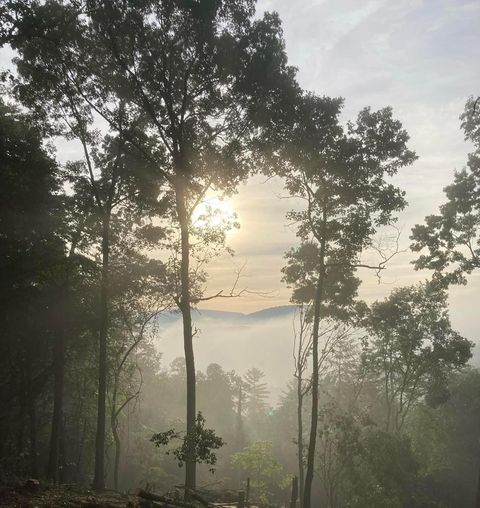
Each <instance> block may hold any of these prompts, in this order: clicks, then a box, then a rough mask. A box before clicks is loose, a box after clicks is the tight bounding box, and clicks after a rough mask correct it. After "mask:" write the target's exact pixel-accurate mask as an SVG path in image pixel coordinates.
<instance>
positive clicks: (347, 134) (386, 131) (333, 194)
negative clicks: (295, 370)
mask: <svg viewBox="0 0 480 508" xmlns="http://www.w3.org/2000/svg"><path fill="white" fill-rule="evenodd" d="M341 104H342V101H341V100H339V99H330V98H326V97H317V96H315V95H311V94H305V95H303V96H302V97H301V98H300V99H299V100H298V103H297V105H296V108H295V114H294V118H295V122H294V124H293V126H292V128H291V129H290V131H289V132H287V133H285V134H284V140H283V143H284V146H283V151H281V153H282V154H283V156H284V158H285V161H280V163H278V160H273V162H274V163H275V164H276V171H277V172H280V174H281V175H282V176H284V177H285V179H286V186H287V189H288V190H289V192H290V193H291V194H292V195H294V196H298V197H300V198H301V199H303V200H304V201H305V204H306V206H305V209H304V210H301V211H293V212H291V213H290V214H289V218H290V220H291V221H292V222H294V223H296V224H297V225H298V230H297V235H298V236H299V237H300V239H301V242H302V243H301V245H300V247H299V248H298V249H292V250H291V251H290V252H289V253H287V261H288V264H287V267H286V268H285V269H284V271H285V280H286V282H287V283H290V284H291V285H292V286H293V287H294V294H293V300H294V301H297V302H302V301H303V302H312V307H313V326H312V362H313V370H312V412H311V425H310V440H309V446H308V456H307V470H306V475H305V491H304V508H310V506H311V490H312V481H313V474H314V462H315V447H316V438H317V422H318V384H319V334H320V322H321V320H322V319H323V318H324V317H325V316H327V315H328V313H334V314H335V313H336V314H337V315H338V314H339V312H340V311H341V309H342V308H348V307H349V306H351V304H352V298H353V297H354V296H355V294H356V289H357V286H358V281H357V280H356V279H355V277H353V271H354V270H355V269H356V268H359V267H365V268H371V269H375V270H377V272H379V271H380V270H381V269H382V268H383V267H384V264H385V263H386V261H387V259H388V258H386V257H384V258H383V259H382V261H381V262H380V263H379V264H378V265H368V264H365V263H362V262H361V259H360V255H361V253H362V251H363V250H364V249H366V248H368V247H371V246H372V238H373V236H374V234H375V233H376V231H377V230H378V228H380V227H381V226H384V225H388V224H390V223H391V222H392V221H393V215H394V213H395V212H396V211H398V210H401V209H402V208H403V207H404V206H405V200H404V197H403V192H402V191H400V190H399V189H398V188H396V187H394V186H393V185H392V184H389V183H388V182H387V177H389V176H393V175H394V174H395V173H396V172H397V171H398V169H400V168H401V167H402V166H405V165H408V164H410V163H411V162H412V161H413V160H415V155H414V153H413V152H411V151H410V150H408V149H407V146H406V143H407V141H408V135H407V133H406V132H405V131H404V130H403V129H402V126H401V124H400V122H399V121H397V120H394V119H393V117H392V111H391V110H390V109H389V108H387V109H383V110H380V111H377V112H372V111H370V109H368V108H367V109H364V110H362V111H361V112H360V114H359V115H358V118H357V121H356V123H353V122H349V123H348V124H347V127H346V128H343V127H342V126H341V125H340V123H339V114H340V111H341ZM343 314H344V313H343Z"/></svg>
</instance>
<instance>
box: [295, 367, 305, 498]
mask: <svg viewBox="0 0 480 508" xmlns="http://www.w3.org/2000/svg"><path fill="white" fill-rule="evenodd" d="M302 410H303V386H302V375H301V374H300V373H299V375H298V378H297V450H298V452H297V453H298V490H299V500H300V503H299V504H300V508H302V507H303V487H304V484H305V470H304V466H303V414H302Z"/></svg>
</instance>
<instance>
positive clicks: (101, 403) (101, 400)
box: [93, 211, 111, 490]
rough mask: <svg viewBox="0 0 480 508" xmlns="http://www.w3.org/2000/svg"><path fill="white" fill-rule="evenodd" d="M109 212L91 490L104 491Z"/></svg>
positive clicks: (107, 216) (104, 235)
mask: <svg viewBox="0 0 480 508" xmlns="http://www.w3.org/2000/svg"><path fill="white" fill-rule="evenodd" d="M110 216H111V213H110V211H106V212H105V213H104V216H103V221H102V222H103V224H102V276H101V287H100V333H99V361H98V408H97V434H96V439H95V476H94V479H93V488H94V489H95V490H104V489H105V412H106V408H105V403H106V397H107V337H108V285H109V280H108V279H109V253H110Z"/></svg>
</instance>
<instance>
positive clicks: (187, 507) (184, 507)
mask: <svg viewBox="0 0 480 508" xmlns="http://www.w3.org/2000/svg"><path fill="white" fill-rule="evenodd" d="M135 495H136V496H138V497H141V498H142V499H146V500H148V501H158V502H160V503H164V505H166V506H167V507H168V506H174V507H175V508H177V507H180V508H195V505H193V504H191V503H186V502H185V501H180V500H179V499H173V498H171V497H167V496H161V495H160V494H154V493H153V492H147V491H146V490H143V489H137V490H136V491H135ZM164 505H161V506H164Z"/></svg>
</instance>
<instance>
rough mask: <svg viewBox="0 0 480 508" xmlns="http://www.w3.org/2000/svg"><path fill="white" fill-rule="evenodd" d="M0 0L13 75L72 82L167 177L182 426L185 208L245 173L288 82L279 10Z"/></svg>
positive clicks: (190, 378)
mask: <svg viewBox="0 0 480 508" xmlns="http://www.w3.org/2000/svg"><path fill="white" fill-rule="evenodd" d="M10 4H11V5H10V7H11V11H12V10H13V11H14V13H15V14H14V15H8V16H7V17H6V25H7V26H10V25H12V23H13V28H12V29H10V30H5V32H8V33H9V42H10V44H11V45H12V47H14V48H15V49H16V50H17V51H19V53H20V59H19V65H18V69H19V71H20V73H21V75H22V76H23V78H24V79H25V80H26V81H30V82H31V81H32V78H37V77H39V76H40V78H41V79H44V78H45V77H47V78H49V77H50V75H51V74H50V73H52V74H53V75H54V76H55V81H57V79H58V77H60V78H61V86H60V87H58V88H56V89H58V90H60V91H62V90H65V89H66V90H69V91H70V90H73V91H74V94H75V97H81V98H82V102H81V108H82V109H83V108H85V110H86V111H87V112H91V111H95V112H96V114H97V115H100V116H101V117H102V118H103V119H104V120H105V121H106V122H107V123H108V125H109V126H110V127H111V128H112V129H113V130H115V131H116V132H117V133H118V135H119V136H121V137H122V138H123V136H125V139H127V140H128V141H129V142H130V143H131V144H132V145H134V146H136V147H137V149H138V150H139V152H140V153H141V154H142V155H143V156H144V157H145V159H146V160H148V161H149V162H150V163H152V164H153V165H154V167H155V171H156V175H157V176H160V177H162V178H163V181H165V182H166V183H167V189H166V192H167V194H168V196H169V197H170V199H171V204H172V207H173V212H172V218H173V220H174V221H175V223H176V224H177V226H178V229H179V231H180V237H181V242H180V244H181V266H180V272H181V291H180V298H179V299H178V307H179V309H180V311H181V313H182V319H183V328H184V349H185V359H186V364H187V384H188V390H187V427H188V428H187V432H192V433H193V432H194V429H195V418H196V403H195V362H194V352H193V341H192V338H193V331H192V316H191V306H192V304H193V303H195V302H192V299H191V294H190V270H191V268H190V246H191V238H190V222H191V217H192V213H193V211H194V210H195V208H196V206H198V204H199V203H200V202H201V200H202V199H203V197H204V196H205V194H206V192H207V191H208V190H209V189H210V188H212V187H213V188H217V189H220V190H221V191H222V192H228V191H232V190H233V189H234V188H235V185H236V184H237V183H238V181H239V180H240V179H241V178H243V177H244V176H245V175H246V174H247V172H248V170H249V169H250V166H249V161H248V158H247V159H246V158H245V154H246V153H248V152H247V151H245V145H246V143H249V142H250V137H251V136H252V135H254V133H255V127H259V126H261V125H263V124H265V123H267V122H268V114H269V111H272V110H273V109H274V108H275V101H276V100H278V97H279V95H281V93H282V90H283V89H284V88H289V87H291V86H292V83H293V78H294V70H293V68H290V67H288V66H287V62H286V56H285V52H284V44H283V40H282V33H281V27H280V22H279V19H278V17H277V16H276V15H275V14H266V15H265V16H264V17H263V18H261V19H254V2H253V1H251V0H244V1H241V2H227V1H224V2H201V3H200V4H196V3H179V2H173V1H168V2H161V3H158V2H156V1H146V2H143V3H142V5H141V6H139V5H138V3H137V2H123V3H122V4H118V3H114V2H111V1H106V2H105V1H94V0H90V1H85V2H77V1H71V2H48V3H47V4H45V5H38V4H36V3H32V4H31V5H30V4H29V5H28V6H27V7H25V5H24V4H23V2H16V1H12V2H10ZM12 19H13V21H12ZM39 40H40V41H42V46H41V50H40V51H39V50H38V49H39V48H38V45H39ZM293 86H294V85H293ZM60 93H61V92H60ZM122 105H123V106H122ZM122 107H125V108H126V111H125V114H123V115H122V114H120V111H121V109H122ZM125 118H127V119H128V120H129V122H127V125H124V123H123V120H124V119H125ZM186 486H187V490H186V492H187V493H188V490H189V489H193V488H195V457H190V458H188V460H187V461H186Z"/></svg>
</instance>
